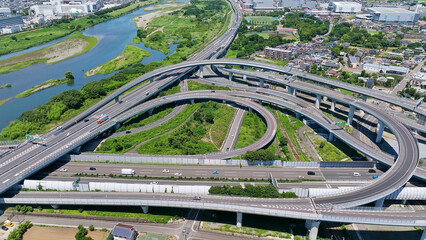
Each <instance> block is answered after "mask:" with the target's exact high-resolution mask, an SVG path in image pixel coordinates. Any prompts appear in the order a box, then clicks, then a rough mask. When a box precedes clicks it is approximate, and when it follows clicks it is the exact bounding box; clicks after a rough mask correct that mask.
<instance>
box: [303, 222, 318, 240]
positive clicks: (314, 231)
mask: <svg viewBox="0 0 426 240" xmlns="http://www.w3.org/2000/svg"><path fill="white" fill-rule="evenodd" d="M320 223H321V221H314V220H306V223H305V227H306V229H307V230H308V232H309V240H316V239H317V235H318V227H319V225H320Z"/></svg>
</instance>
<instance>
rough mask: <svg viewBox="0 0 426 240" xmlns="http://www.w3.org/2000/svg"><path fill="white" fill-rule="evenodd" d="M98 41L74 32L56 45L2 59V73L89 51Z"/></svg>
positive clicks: (0, 69) (48, 62)
mask: <svg viewBox="0 0 426 240" xmlns="http://www.w3.org/2000/svg"><path fill="white" fill-rule="evenodd" d="M97 42H98V40H97V39H96V38H95V37H88V36H84V35H83V34H82V33H73V34H71V36H70V37H69V38H67V39H65V40H63V41H61V42H59V43H56V44H54V45H51V46H48V47H45V48H42V49H39V50H36V51H32V52H28V53H23V54H20V55H17V56H14V57H11V58H8V59H5V60H1V61H0V74H1V73H7V72H12V71H16V70H19V69H21V68H25V67H28V66H30V65H33V64H37V63H46V64H54V63H57V62H60V61H63V60H65V59H68V58H71V57H75V56H78V55H80V54H83V53H85V52H87V51H89V50H90V49H92V48H93V47H94V46H95V45H96V44H97Z"/></svg>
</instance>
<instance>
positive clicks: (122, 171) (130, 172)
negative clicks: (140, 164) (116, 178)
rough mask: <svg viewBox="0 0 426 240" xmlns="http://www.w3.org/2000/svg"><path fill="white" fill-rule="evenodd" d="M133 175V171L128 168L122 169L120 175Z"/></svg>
mask: <svg viewBox="0 0 426 240" xmlns="http://www.w3.org/2000/svg"><path fill="white" fill-rule="evenodd" d="M134 174H135V170H133V169H130V168H123V169H121V175H134Z"/></svg>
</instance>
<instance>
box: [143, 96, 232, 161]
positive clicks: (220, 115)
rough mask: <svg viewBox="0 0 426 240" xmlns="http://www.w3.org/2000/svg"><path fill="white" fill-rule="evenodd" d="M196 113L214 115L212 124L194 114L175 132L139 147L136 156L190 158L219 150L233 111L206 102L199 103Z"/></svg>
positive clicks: (224, 106) (220, 105) (229, 108)
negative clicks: (186, 156) (162, 155)
mask: <svg viewBox="0 0 426 240" xmlns="http://www.w3.org/2000/svg"><path fill="white" fill-rule="evenodd" d="M197 112H198V113H199V114H200V115H201V116H206V115H207V114H209V113H211V114H213V122H208V121H202V122H201V121H199V120H197V119H198V118H197V117H196V116H195V115H194V117H192V118H191V120H189V121H188V122H187V123H186V124H184V125H183V126H181V127H180V128H178V129H176V130H175V131H173V132H171V133H169V134H167V135H164V136H161V137H159V138H156V139H154V140H152V141H149V142H147V143H145V144H143V145H141V146H140V147H139V148H138V153H140V154H167V155H188V154H190V155H193V154H203V153H208V152H216V151H218V150H219V149H220V147H221V146H222V142H223V140H224V139H225V137H226V134H227V132H228V127H229V124H230V122H231V120H232V118H233V116H234V113H235V109H234V108H232V107H228V106H226V105H223V104H218V103H214V102H208V103H202V104H201V107H200V108H199V109H198V110H197Z"/></svg>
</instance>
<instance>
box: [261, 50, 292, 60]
mask: <svg viewBox="0 0 426 240" xmlns="http://www.w3.org/2000/svg"><path fill="white" fill-rule="evenodd" d="M292 55H293V53H292V52H291V51H289V50H285V49H281V48H271V47H266V48H265V56H267V57H269V58H273V59H278V60H290V59H291V57H292Z"/></svg>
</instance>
